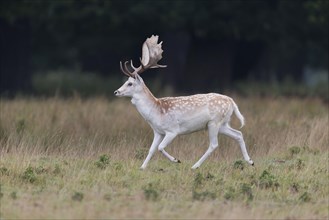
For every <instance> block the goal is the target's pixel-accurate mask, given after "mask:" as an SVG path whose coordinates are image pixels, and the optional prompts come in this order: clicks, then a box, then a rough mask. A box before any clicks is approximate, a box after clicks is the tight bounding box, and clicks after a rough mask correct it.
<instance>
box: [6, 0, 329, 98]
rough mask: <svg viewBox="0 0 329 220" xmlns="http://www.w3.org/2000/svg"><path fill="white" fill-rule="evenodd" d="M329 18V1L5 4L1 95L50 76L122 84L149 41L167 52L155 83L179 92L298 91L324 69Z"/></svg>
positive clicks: (10, 0) (24, 0) (31, 0)
mask: <svg viewBox="0 0 329 220" xmlns="http://www.w3.org/2000/svg"><path fill="white" fill-rule="evenodd" d="M328 13H329V11H328V1H326V0H301V1H294V0H267V1H266V0H265V1H264V0H250V1H243V0H233V1H224V0H223V1H218V0H208V1H199V0H190V1H186V0H175V1H171V0H159V1H150V0H141V1H133V0H117V1H114V0H79V1H78V0H76V1H73V0H48V1H47V0H1V1H0V58H1V60H0V65H1V66H0V71H1V92H2V93H3V92H8V91H9V92H15V91H17V90H21V89H24V88H27V89H28V88H29V82H30V78H31V74H33V73H35V72H43V71H47V70H52V69H59V68H64V69H79V70H82V71H89V72H96V73H99V74H101V75H105V76H106V75H111V74H119V68H118V62H119V61H120V60H129V59H133V60H134V61H135V63H137V62H138V58H139V56H140V52H141V51H140V48H141V44H142V42H143V41H144V40H145V38H146V37H147V36H150V35H151V34H158V35H160V39H161V40H163V41H164V42H165V43H164V46H163V48H164V50H165V52H164V59H163V60H162V63H164V64H168V68H166V69H164V70H161V74H160V73H159V74H158V76H160V75H161V77H162V78H163V79H164V81H165V82H167V83H170V84H171V85H173V86H174V87H175V88H176V89H182V90H186V89H191V88H192V90H195V91H197V90H203V91H205V90H207V89H209V90H210V89H212V88H214V87H218V86H219V87H222V88H224V87H225V86H229V85H231V83H232V82H234V81H243V80H250V79H252V80H264V81H268V80H273V79H275V80H278V81H281V80H283V79H285V78H286V77H290V78H291V79H294V80H295V81H300V80H301V78H302V73H303V68H305V67H306V66H311V67H314V68H326V69H327V68H328ZM145 75H147V74H145ZM148 75H152V73H150V74H148Z"/></svg>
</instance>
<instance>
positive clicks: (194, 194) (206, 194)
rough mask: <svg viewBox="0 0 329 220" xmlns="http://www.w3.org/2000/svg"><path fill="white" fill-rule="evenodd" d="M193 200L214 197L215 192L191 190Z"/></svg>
mask: <svg viewBox="0 0 329 220" xmlns="http://www.w3.org/2000/svg"><path fill="white" fill-rule="evenodd" d="M192 198H193V200H198V201H204V200H206V199H211V200H213V199H216V193H214V192H210V191H208V190H206V191H203V192H197V191H195V190H193V191H192Z"/></svg>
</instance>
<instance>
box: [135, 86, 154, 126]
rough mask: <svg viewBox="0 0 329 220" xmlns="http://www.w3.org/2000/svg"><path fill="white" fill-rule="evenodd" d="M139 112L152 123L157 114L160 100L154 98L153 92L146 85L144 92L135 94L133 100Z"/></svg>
mask: <svg viewBox="0 0 329 220" xmlns="http://www.w3.org/2000/svg"><path fill="white" fill-rule="evenodd" d="M131 102H132V104H134V105H135V106H136V108H137V110H138V112H139V113H140V114H141V115H142V116H143V118H144V119H146V120H147V121H151V120H152V119H153V118H154V116H155V115H154V114H155V113H156V112H157V109H158V108H157V105H158V104H157V103H158V99H157V98H156V97H154V95H153V94H152V92H151V91H150V90H149V89H148V88H147V87H146V85H144V87H143V90H142V91H141V92H139V93H137V94H134V95H133V97H132V99H131Z"/></svg>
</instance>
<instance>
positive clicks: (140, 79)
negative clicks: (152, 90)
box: [135, 73, 144, 83]
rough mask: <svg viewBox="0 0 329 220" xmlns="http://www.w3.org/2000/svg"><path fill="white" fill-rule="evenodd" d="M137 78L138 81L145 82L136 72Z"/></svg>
mask: <svg viewBox="0 0 329 220" xmlns="http://www.w3.org/2000/svg"><path fill="white" fill-rule="evenodd" d="M135 79H136V80H137V81H139V82H141V83H143V82H144V81H143V79H142V77H140V76H139V75H138V74H137V73H136V75H135Z"/></svg>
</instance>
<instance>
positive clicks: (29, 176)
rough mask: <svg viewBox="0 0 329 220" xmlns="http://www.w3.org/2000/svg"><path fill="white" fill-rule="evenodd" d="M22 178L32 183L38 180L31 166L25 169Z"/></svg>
mask: <svg viewBox="0 0 329 220" xmlns="http://www.w3.org/2000/svg"><path fill="white" fill-rule="evenodd" d="M22 178H23V179H24V180H26V181H28V182H30V183H34V182H35V181H36V180H37V176H36V173H35V171H34V169H33V168H32V167H31V166H29V167H28V168H26V170H25V171H24V173H23V175H22Z"/></svg>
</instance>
